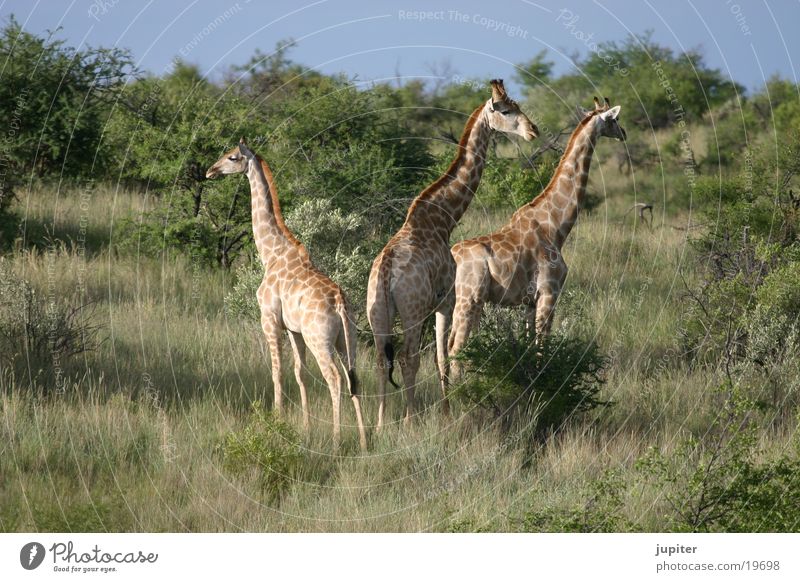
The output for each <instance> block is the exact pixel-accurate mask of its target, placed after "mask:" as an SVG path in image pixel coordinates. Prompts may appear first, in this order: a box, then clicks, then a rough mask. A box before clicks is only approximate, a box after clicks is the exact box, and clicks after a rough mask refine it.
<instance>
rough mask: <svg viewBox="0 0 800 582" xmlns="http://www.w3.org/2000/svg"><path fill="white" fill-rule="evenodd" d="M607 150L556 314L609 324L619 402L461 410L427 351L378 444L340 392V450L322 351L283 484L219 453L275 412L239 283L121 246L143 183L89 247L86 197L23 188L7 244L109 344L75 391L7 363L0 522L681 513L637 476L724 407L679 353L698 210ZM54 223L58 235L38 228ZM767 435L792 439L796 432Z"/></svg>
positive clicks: (105, 196) (573, 325)
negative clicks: (237, 300)
mask: <svg viewBox="0 0 800 582" xmlns="http://www.w3.org/2000/svg"><path fill="white" fill-rule="evenodd" d="M610 164H611V162H610V161H609V162H608V163H606V164H601V165H600V168H601V170H602V171H603V173H602V175H603V178H604V180H605V181H606V184H607V185H609V184H610V185H613V188H609V189H608V190H607V192H609V194H608V195H607V196H606V200H605V202H604V204H603V205H601V206H600V207H599V208H598V209H596V210H595V211H594V212H593V213H592V214H591V215H589V214H586V215H582V217H581V219H580V221H579V224H578V225H577V227H576V229H575V231H574V232H573V234H572V235H571V237H570V239H569V241H568V243H567V246H566V249H565V255H566V260H567V263H568V265H569V266H570V274H569V278H568V281H567V285H566V290H565V293H564V295H563V296H562V300H561V301H560V303H559V306H558V308H557V318H556V322H555V325H556V326H559V327H561V328H562V329H563V330H564V331H565V332H567V333H574V334H581V335H583V336H586V337H590V338H593V339H595V340H596V341H597V342H598V343H599V345H600V349H601V351H603V352H604V353H606V354H608V356H609V362H610V363H609V367H608V370H607V383H606V384H605V387H604V389H603V394H602V395H601V396H602V398H604V399H606V400H609V401H611V402H612V405H611V406H609V407H605V408H602V409H598V410H596V411H593V412H591V413H588V414H585V415H583V416H582V417H580V418H575V419H573V421H571V423H570V424H569V425H568V426H567V427H566V428H565V429H564V430H562V431H561V432H559V433H557V434H555V435H553V436H552V438H550V439H549V440H548V441H547V442H546V443H545V444H542V443H540V442H537V441H534V440H532V439H529V438H527V437H526V435H525V434H524V433H520V434H508V433H504V432H502V431H501V429H500V428H499V427H495V426H493V425H491V424H486V423H484V422H481V420H480V419H479V417H478V416H477V415H475V414H473V412H472V411H471V410H469V409H468V407H467V406H466V405H458V404H457V403H456V404H455V406H454V411H453V415H452V416H451V417H442V416H440V414H439V413H438V407H437V406H435V405H436V401H437V398H438V396H437V394H438V389H437V382H436V373H435V368H434V365H433V354H432V353H431V351H430V349H428V350H427V351H426V353H425V354H424V355H423V364H422V368H421V371H420V374H419V378H420V381H421V386H420V387H419V388H418V393H420V395H421V397H422V400H423V403H424V410H423V412H422V413H421V415H420V418H419V419H418V420H417V422H415V423H414V424H412V425H411V426H410V427H404V426H403V425H402V423H401V421H400V420H401V410H402V400H401V396H400V394H399V393H397V392H392V393H390V401H389V405H390V408H389V418H390V420H391V421H392V422H390V423H389V426H388V428H387V430H386V431H385V432H383V433H381V434H380V435H376V434H371V435H370V447H369V452H368V453H363V454H362V453H360V452H358V443H357V439H356V431H355V419H354V418H353V414H352V411H351V409H350V408H351V407H349V406H348V405H347V403H346V402H345V403H344V404H343V406H342V412H343V436H344V442H343V444H342V447H341V448H340V449H339V450H334V449H333V448H332V443H331V424H330V422H331V414H330V401H329V397H328V393H327V389H326V387H325V385H324V383H323V382H322V380H321V378H320V377H319V373H318V370H317V369H316V367H315V365H314V364H313V363H311V359H310V358H309V369H310V370H311V372H312V375H313V376H314V382H313V385H312V386H311V389H310V392H311V394H310V397H311V409H312V428H311V431H310V433H309V434H302V435H301V442H302V447H301V461H300V463H299V466H298V468H297V470H296V471H295V472H293V473H292V475H291V479H290V480H289V482H288V485H286V486H284V487H282V489H281V490H280V492H279V495H277V496H275V495H274V494H271V493H269V492H266V491H264V489H263V487H261V486H260V485H259V478H258V475H257V474H256V473H255V472H250V473H248V472H244V473H236V474H234V473H231V472H230V471H227V470H226V469H225V464H224V462H223V460H224V459H223V457H224V453H223V449H224V442H225V439H226V436H227V435H230V434H236V433H237V431H242V430H244V428H245V427H246V426H247V424H248V422H249V421H250V419H251V416H250V415H251V412H250V410H251V404H252V402H254V401H262V402H264V403H265V404H264V406H265V407H268V405H269V402H270V400H271V393H272V387H271V386H270V380H269V378H270V373H269V368H268V361H269V358H268V357H267V354H266V352H265V348H264V342H263V339H262V337H261V334H260V331H259V330H258V328H257V327H256V326H253V325H249V324H245V323H243V322H241V321H238V320H233V319H229V318H227V317H226V315H225V312H224V309H223V297H224V295H225V293H226V291H227V290H228V289H229V288H230V285H231V284H232V281H231V280H230V276H229V275H228V274H227V273H225V272H222V271H216V270H209V269H206V268H203V269H202V270H198V269H197V268H196V267H195V265H193V264H192V263H191V261H190V260H187V259H184V258H180V257H144V256H122V255H118V254H117V253H116V251H115V250H114V249H113V245H110V244H109V240H110V237H113V225H114V224H115V221H116V220H117V218H119V217H121V215H123V214H128V215H130V214H134V215H135V214H136V213H137V212H140V211H141V210H142V208H144V207H146V202H145V201H143V200H142V199H141V198H140V197H139V195H137V194H132V193H128V192H124V191H113V190H106V189H98V190H96V191H95V194H94V196H95V198H94V203H93V207H92V212H91V213H90V214H89V217H90V219H89V220H90V222H89V223H88V226H87V225H86V224H84V225H83V226H84V227H86V228H90V229H94V231H95V232H96V233H97V238H96V239H95V240H93V242H92V244H91V245H89V244H88V243H87V247H86V248H85V249H81V248H80V247H79V245H76V244H73V243H74V241H76V240H78V239H77V233H78V232H79V231H80V229H81V227H82V226H81V220H84V223H85V220H86V218H85V216H84V214H85V213H84V214H82V213H81V212H80V211H79V210H78V211H76V209H75V208H74V206H71V205H72V204H73V203H74V201H75V198H74V193H73V195H72V196H70V197H68V196H60V195H59V196H56V193H55V192H53V191H50V190H43V191H41V192H31V193H30V194H29V197H28V199H26V200H24V201H23V203H22V204H23V207H24V209H25V216H24V218H26V220H27V221H28V222H27V231H26V232H27V233H28V235H27V240H26V241H24V242H21V243H20V244H19V245H18V250H17V251H16V252H15V253H14V254H13V256H12V257H10V259H9V260H10V261H11V263H12V266H13V269H14V270H15V272H16V273H17V274H18V275H19V276H21V277H24V278H26V279H28V280H29V281H30V282H31V284H32V285H33V286H34V287H35V288H36V289H38V290H40V291H41V292H43V293H46V292H47V290H48V289H53V288H55V289H57V290H58V293H61V294H64V295H70V294H76V295H77V296H78V297H79V298H80V300H81V301H83V302H85V303H91V304H92V305H94V307H95V315H94V317H95V318H96V322H97V323H98V324H100V325H101V328H102V329H101V337H102V339H104V341H103V342H102V343H101V344H100V346H99V347H98V348H97V349H96V350H95V351H93V352H91V353H88V354H83V355H81V356H80V357H79V358H77V359H76V360H75V361H73V362H72V363H71V364H70V367H69V381H68V382H67V384H66V386H65V389H64V390H63V391H62V392H59V393H52V392H50V393H48V394H47V396H44V395H39V394H38V392H42V393H43V392H45V391H44V390H37V386H35V385H34V386H27V385H25V384H24V383H23V382H22V381H21V380H20V379H17V378H14V377H13V374H12V373H11V372H10V370H9V369H8V368H6V367H5V365H4V369H3V372H2V373H0V530H4V531H30V530H39V531H63V530H66V531H87V530H96V531H517V530H526V531H528V530H542V529H544V530H557V529H564V528H577V529H587V530H591V529H609V528H612V529H613V528H617V529H635V530H661V529H664V528H666V527H668V524H667V522H665V521H664V519H663V512H664V510H665V508H664V501H663V499H662V498H661V493H660V488H659V486H658V484H657V483H653V482H649V481H647V480H646V479H642V478H641V474H640V473H639V472H638V471H639V469H637V464H636V461H637V459H639V458H641V457H642V455H644V454H645V453H646V452H647V451H648V449H650V448H653V447H654V448H656V449H658V450H660V451H663V452H665V453H669V452H670V451H672V450H674V448H675V447H676V446H677V444H678V443H679V442H680V441H681V440H682V439H683V438H685V436H686V435H688V434H702V433H703V431H704V430H705V429H706V428H707V427H708V426H709V423H710V419H712V418H713V416H714V414H715V412H716V410H717V408H718V401H717V400H716V399H715V398H716V397H715V395H714V393H713V392H712V391H711V389H710V388H711V387H712V386H716V385H718V384H719V382H720V380H721V375H720V373H718V372H716V371H714V370H708V369H691V368H690V367H689V366H687V365H686V362H685V360H684V358H683V355H682V353H681V349H680V341H679V334H680V330H681V325H682V323H681V318H682V315H683V313H684V308H685V302H684V301H683V297H682V294H683V287H682V285H683V283H682V279H681V274H680V273H681V272H683V277H684V278H687V279H688V280H690V281H691V278H692V277H693V273H692V268H691V266H690V262H689V261H688V258H687V252H688V248H687V238H686V236H687V235H686V231H685V230H679V229H676V228H673V227H674V226H681V225H685V224H686V221H687V220H688V215H687V212H686V210H685V209H682V208H678V207H674V208H665V207H664V206H663V205H662V207H661V208H660V212H659V211H658V210H657V212H656V215H657V216H656V220H655V224H654V225H653V227H652V228H650V227H648V226H645V225H643V224H639V223H637V222H636V221H635V220H634V218H633V216H632V215H630V214H628V215H626V214H625V212H626V210H627V209H628V207H629V206H630V204H631V203H632V202H631V199H630V198H629V197H628V196H629V195H628V191H627V190H626V188H627V186H628V185H629V183H630V182H631V180H632V178H631V177H630V176H623V175H619V174H618V173H617V171H616V168H612V167H611V166H610ZM595 175H596V174H594V173H593V180H594V179H595V178H594V176H595ZM646 180H650V181H651V182H653V183H655V181H656V178H653V177H647V178H646ZM640 183H641V182H640ZM593 184H594V182H593ZM512 211H513V209H511V208H509V209H499V210H491V211H489V210H487V209H486V208H481V206H480V204H477V205H475V206H474V207H473V208H471V209H470V211H469V213H468V214H467V216H466V217H465V219H464V221H463V222H462V225H461V226H460V227H459V230H458V233H457V236H456V238H463V237H466V236H473V235H474V234H478V233H483V232H487V231H489V230H492V229H494V228H496V227H497V226H499V225H500V224H502V223H503V222H504V221H505V220H507V218H508V216H510V214H511V212H512ZM52 223H55V227H54V230H53V231H51V232H50V233H49V234H48V237H49V238H48V239H47V240H45V236H44V235H45V234H46V233H45V229H44V225H46V224H52ZM36 229H39V230H38V231H37V230H36ZM356 307H357V308H361V309H363V306H356ZM284 353H285V355H286V358H287V361H286V365H285V366H284V370H286V373H285V378H284V380H285V390H286V391H287V393H288V394H287V396H288V400H289V410H288V413H287V421H288V422H289V423H290V424H292V425H293V426H296V427H300V426H302V423H301V422H300V420H301V419H300V413H299V404H298V401H299V398H298V392H297V389H296V385H295V382H294V378H293V374H292V372H291V365H290V362H289V357H288V356H289V350H288V346H286V348H285V350H284ZM373 362H374V354H373V353H372V350H371V348H370V347H369V346H366V345H360V346H359V360H358V373H359V375H360V377H361V379H362V388H363V394H364V405H365V415H366V418H367V420H368V423H369V422H372V420H373V419H375V418H376V408H377V407H376V402H375V393H376V382H375V376H374V371H373ZM38 388H41V387H38ZM298 430H299V429H298ZM760 436H761V439H762V442H764V443H765V445H766V446H768V447H772V448H774V449H775V450H779V449H782V448H783V447H785V446H786V445H787V443H788V442H789V439H790V438H791V431H788V430H784V431H764V433H763V434H761V435H760ZM598 483H600V484H605V485H603V486H602V487H600V488H598V485H597V484H598ZM609 491H611V492H612V493H609ZM614 491H618V492H619V493H613V492H614ZM598 508H599V509H598ZM604 508H605V509H604ZM601 510H602V511H604V512H605V514H604V516H600V514H599V513H598V512H600V511H601ZM612 514H613V519H611V518H609V517H608V516H609V515H612Z"/></svg>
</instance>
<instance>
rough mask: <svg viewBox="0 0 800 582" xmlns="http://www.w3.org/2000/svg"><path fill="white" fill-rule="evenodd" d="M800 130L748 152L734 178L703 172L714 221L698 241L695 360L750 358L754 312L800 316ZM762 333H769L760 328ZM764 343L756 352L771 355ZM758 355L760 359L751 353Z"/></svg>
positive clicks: (688, 335)
mask: <svg viewBox="0 0 800 582" xmlns="http://www.w3.org/2000/svg"><path fill="white" fill-rule="evenodd" d="M798 148H800V134H799V135H795V136H794V137H793V138H792V140H790V141H789V142H788V143H787V144H785V145H784V146H782V147H781V148H780V149H779V151H778V155H777V157H776V156H775V152H759V151H749V152H746V153H747V160H748V163H747V164H745V165H744V166H743V167H742V169H741V172H740V173H739V174H738V175H736V176H733V177H731V178H728V179H724V180H722V181H719V180H717V179H714V180H712V179H700V180H698V182H697V187H696V189H695V190H696V194H697V201H698V206H699V208H700V211H701V213H702V214H704V215H705V217H706V218H707V219H708V220H709V223H710V224H712V225H713V228H711V229H709V231H708V232H706V233H704V234H702V235H700V236H699V237H698V238H697V239H696V240H695V241H694V245H695V249H696V250H697V255H698V258H699V260H700V262H701V264H702V267H703V270H702V271H701V272H702V277H703V279H702V282H701V284H700V285H699V286H698V287H697V288H695V289H689V290H688V291H689V292H688V294H687V295H688V297H689V298H690V299H691V301H690V309H689V315H690V317H689V319H688V322H687V325H686V328H685V330H684V341H685V347H686V352H687V353H688V354H690V355H691V356H692V358H693V360H694V361H695V362H700V363H703V364H716V363H723V364H724V366H725V367H726V370H727V371H728V372H729V373H730V372H731V370H732V366H736V365H739V364H743V363H746V362H747V361H748V354H750V355H755V352H753V350H748V343H749V341H750V336H751V332H755V333H756V335H758V334H759V330H758V328H757V327H756V328H754V327H753V326H752V322H753V321H754V317H753V316H754V314H755V313H756V312H758V317H757V318H756V319H757V321H758V322H759V324H764V325H767V326H769V327H770V328H771V329H773V331H779V330H778V329H776V328H775V327H774V324H775V322H778V321H780V322H782V323H781V326H782V327H784V328H785V327H786V326H788V325H792V324H793V322H794V321H796V320H797V318H798V315H800V291H798V285H799V284H800V245H798V243H797V240H798V238H797V237H798V233H800V212H798V207H799V206H798V202H797V200H796V196H795V195H794V194H793V187H794V185H796V183H797V175H798V173H799V172H800V162H799V161H798V156H797V152H798ZM761 339H762V340H763V339H764V338H763V334H761ZM764 349H765V346H763V345H762V346H760V347H759V348H758V349H756V350H755V351H756V352H758V351H760V352H762V355H763V354H764ZM750 361H751V362H752V361H753V360H750Z"/></svg>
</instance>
